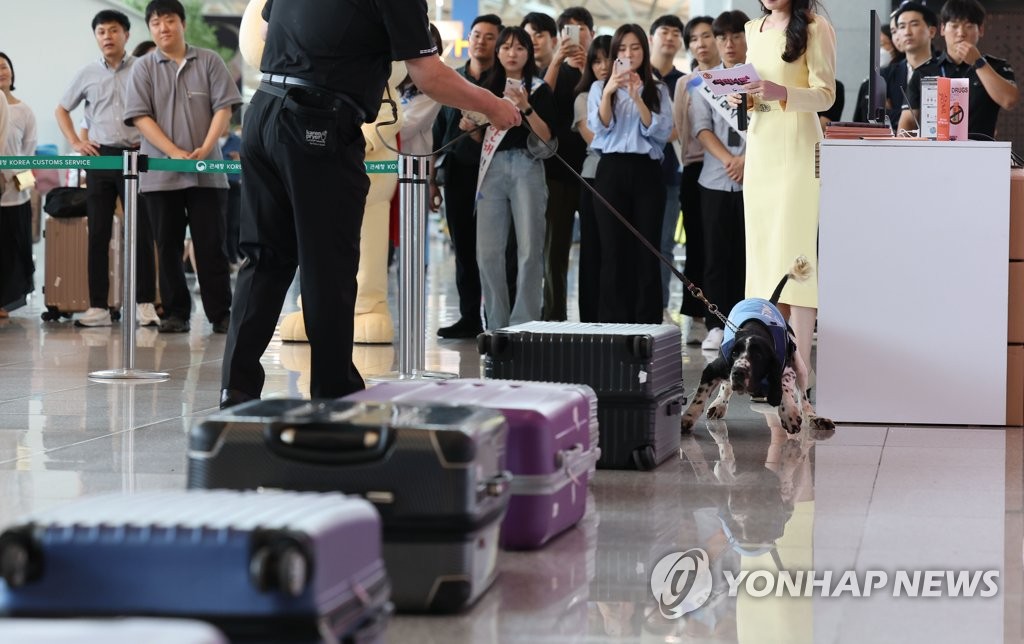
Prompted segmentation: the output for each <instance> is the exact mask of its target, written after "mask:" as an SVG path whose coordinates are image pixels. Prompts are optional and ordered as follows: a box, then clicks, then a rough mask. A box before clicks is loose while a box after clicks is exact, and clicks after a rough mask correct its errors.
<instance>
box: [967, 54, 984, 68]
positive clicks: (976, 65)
mask: <svg viewBox="0 0 1024 644" xmlns="http://www.w3.org/2000/svg"><path fill="white" fill-rule="evenodd" d="M985 65H988V61H987V60H985V57H984V56H978V60H976V61H974V64H973V65H971V67H972V68H974V69H981V68H982V67H984V66H985Z"/></svg>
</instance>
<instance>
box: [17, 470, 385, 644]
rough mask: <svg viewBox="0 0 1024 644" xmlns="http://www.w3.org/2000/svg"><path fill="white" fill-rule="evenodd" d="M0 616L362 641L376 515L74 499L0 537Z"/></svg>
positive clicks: (366, 508) (227, 496)
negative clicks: (155, 622) (153, 621)
mask: <svg viewBox="0 0 1024 644" xmlns="http://www.w3.org/2000/svg"><path fill="white" fill-rule="evenodd" d="M0 573H2V576H3V580H4V581H3V583H0V613H3V614H5V615H8V616H24V617H56V616H67V617H112V616H119V615H125V616H159V617H185V618H195V619H200V620H202V621H207V622H210V623H212V624H214V625H215V626H216V627H218V628H219V629H221V630H222V631H223V632H224V633H225V634H226V635H227V636H228V637H229V638H230V639H231V641H233V642H315V641H320V640H321V639H322V638H328V639H329V638H335V639H337V640H340V641H346V642H356V641H358V642H373V641H378V638H379V636H380V635H381V634H382V633H383V629H384V627H385V625H386V623H387V620H388V617H389V615H390V612H391V605H390V604H389V602H388V590H389V585H388V576H387V573H386V571H385V568H384V562H383V561H382V558H381V533H380V517H379V515H378V514H377V512H376V511H375V510H374V508H373V506H371V505H370V504H369V503H367V502H366V501H364V500H362V499H358V498H351V497H345V496H343V495H341V494H337V493H335V494H310V493H298V492H281V491H273V492H267V493H257V492H235V491H229V490H216V491H205V490H204V491H193V492H186V491H184V490H182V491H166V492H146V493H140V494H134V495H123V494H106V495H100V496H94V497H85V498H82V499H78V500H76V501H73V502H71V503H69V504H68V505H65V506H62V507H58V508H54V509H52V510H46V511H42V512H38V513H35V514H30V515H28V516H27V517H25V518H24V519H23V520H22V521H21V522H19V523H18V524H16V525H14V526H12V527H10V528H8V529H7V530H5V531H4V532H3V533H2V534H0Z"/></svg>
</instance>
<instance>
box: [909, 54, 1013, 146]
mask: <svg viewBox="0 0 1024 644" xmlns="http://www.w3.org/2000/svg"><path fill="white" fill-rule="evenodd" d="M985 60H987V61H988V64H989V65H991V66H992V69H994V70H995V72H996V73H997V74H999V75H1000V76H1002V77H1003V78H1005V79H1006V80H1008V81H1011V82H1014V81H1015V78H1014V75H1013V67H1011V66H1010V63H1008V62H1006V61H1005V60H1003V59H1002V58H996V57H995V56H985ZM929 76H943V77H946V78H967V79H970V85H971V93H970V109H969V110H968V115H967V130H968V131H969V132H970V133H971V134H974V133H978V134H984V135H985V136H988V137H994V136H995V135H996V119H997V118H998V117H999V104H998V103H996V102H995V101H994V100H992V97H991V96H989V95H988V92H987V91H986V90H985V86H984V85H982V84H981V81H980V80H979V79H978V73H977V71H975V69H974V67H973V66H972V65H968V64H967V63H960V64H957V63H955V62H953V61H952V60H951V59H950V58H949V57H948V56H947V55H946V53H945V52H943V53H942V54H941V55H939V56H938V57H937V58H935V59H933V60H932V61H929V62H928V63H926V64H924V65H921V66H920V67H918V68H917V69H915V70H914V73H913V75H911V77H910V83H909V84H908V86H907V97H908V100H909V103H908V104H907V105H904V107H905V108H906V107H909V108H911V109H915V110H919V109H921V79H922V78H927V77H929Z"/></svg>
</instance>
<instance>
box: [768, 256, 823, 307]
mask: <svg viewBox="0 0 1024 644" xmlns="http://www.w3.org/2000/svg"><path fill="white" fill-rule="evenodd" d="M812 273H814V267H813V266H811V262H810V260H808V259H807V257H805V256H804V255H801V256H800V257H797V258H796V259H795V260H793V265H792V266H790V267H789V272H788V273H786V274H785V275H783V276H782V279H781V280H779V285H778V286H776V287H775V292H774V293H772V297H771V300H770V301H771V303H772V304H778V303H779V298H780V297H781V296H782V289H783V288H785V287H786V282H788V281H789V280H794V281H797V282H803V281H805V280H806V279H807V278H808V277H810V276H811V274H812Z"/></svg>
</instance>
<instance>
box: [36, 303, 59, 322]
mask: <svg viewBox="0 0 1024 644" xmlns="http://www.w3.org/2000/svg"><path fill="white" fill-rule="evenodd" d="M60 316H61V313H60V310H58V309H57V308H56V307H53V306H48V307H46V310H45V311H43V312H42V314H41V315H40V316H39V318H40V319H42V321H43V322H56V321H57V320H59V319H60Z"/></svg>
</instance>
